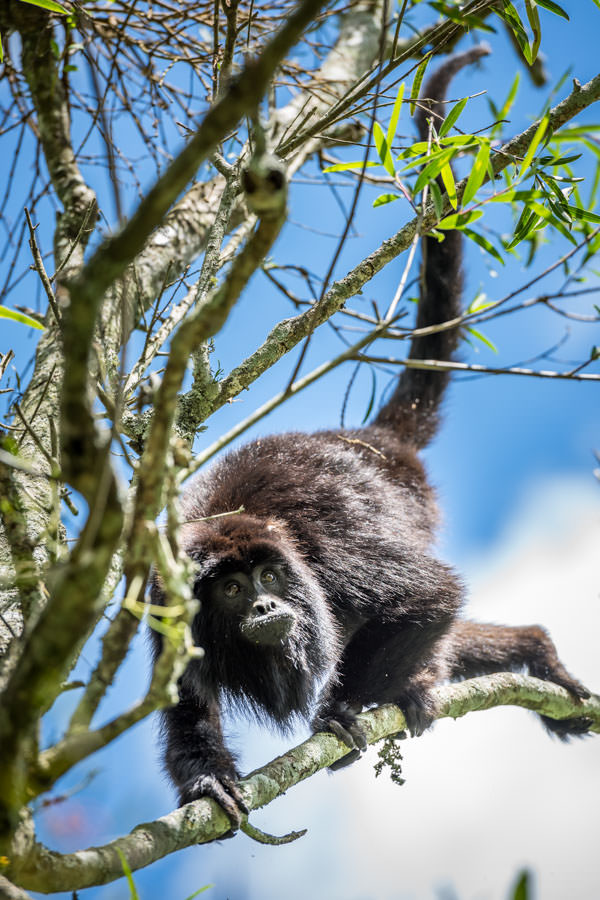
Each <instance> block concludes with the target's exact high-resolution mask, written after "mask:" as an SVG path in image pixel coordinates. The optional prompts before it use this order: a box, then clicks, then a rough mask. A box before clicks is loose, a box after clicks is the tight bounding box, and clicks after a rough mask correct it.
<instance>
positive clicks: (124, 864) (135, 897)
mask: <svg viewBox="0 0 600 900" xmlns="http://www.w3.org/2000/svg"><path fill="white" fill-rule="evenodd" d="M115 849H116V851H117V855H118V857H119V859H120V860H121V866H122V867H123V872H124V873H125V878H126V879H127V884H128V885H129V896H130V898H131V900H140V895H139V894H138V892H137V890H136V887H135V882H134V880H133V875H132V874H131V869H130V868H129V863H128V862H127V860H126V859H125V854H124V853H123V851H122V850H121V848H120V847H116V848H115Z"/></svg>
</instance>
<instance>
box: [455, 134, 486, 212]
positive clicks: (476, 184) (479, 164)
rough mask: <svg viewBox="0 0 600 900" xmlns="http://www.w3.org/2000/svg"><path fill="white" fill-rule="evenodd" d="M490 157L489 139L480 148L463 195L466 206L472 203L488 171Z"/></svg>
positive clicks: (463, 203)
mask: <svg viewBox="0 0 600 900" xmlns="http://www.w3.org/2000/svg"><path fill="white" fill-rule="evenodd" d="M489 158H490V145H489V144H488V143H487V141H485V142H483V143H482V144H481V146H480V148H479V152H478V154H477V156H476V157H475V162H474V163H473V168H472V169H471V174H470V175H469V180H468V181H467V185H466V187H465V192H464V194H463V196H462V205H463V206H466V205H467V203H470V202H471V200H472V199H473V197H474V196H475V194H476V193H477V191H478V190H479V188H480V187H481V185H482V184H483V180H484V178H485V176H486V173H487V167H488V162H489Z"/></svg>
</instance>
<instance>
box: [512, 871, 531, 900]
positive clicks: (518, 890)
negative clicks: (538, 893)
mask: <svg viewBox="0 0 600 900" xmlns="http://www.w3.org/2000/svg"><path fill="white" fill-rule="evenodd" d="M529 888H530V876H529V872H528V871H527V869H524V871H523V872H521V874H520V875H519V878H518V881H517V883H516V885H515V889H514V891H513V895H512V900H531V893H530V890H529Z"/></svg>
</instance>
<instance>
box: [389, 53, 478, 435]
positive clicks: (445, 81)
mask: <svg viewBox="0 0 600 900" xmlns="http://www.w3.org/2000/svg"><path fill="white" fill-rule="evenodd" d="M488 53H489V48H488V47H487V46H485V45H480V46H478V47H473V48H472V49H471V50H467V52H466V53H460V54H457V55H456V56H451V57H450V58H449V59H448V60H447V61H446V62H445V63H444V64H443V65H442V66H440V68H439V69H438V70H437V71H436V72H434V74H433V75H432V76H431V78H430V79H429V80H428V81H427V82H426V84H425V88H424V90H423V93H422V97H421V100H420V106H419V109H418V112H417V116H416V120H417V126H418V129H419V136H420V138H421V140H423V141H426V140H427V138H428V133H429V124H428V119H430V118H432V119H433V122H434V125H435V126H436V128H437V127H439V125H440V124H441V122H442V121H443V120H444V118H445V115H446V112H447V110H445V107H444V104H443V103H442V102H441V101H443V99H444V97H445V96H446V91H447V89H448V86H449V84H450V81H451V80H452V77H453V76H454V75H455V74H456V73H457V72H458V71H459V70H460V69H462V68H463V67H464V66H466V65H469V64H470V63H472V62H475V60H477V59H479V58H480V57H482V56H486V55H487V54H488ZM461 262H462V238H461V234H460V232H459V231H446V232H445V239H444V240H443V241H442V242H441V243H440V242H438V241H437V240H436V238H430V237H426V238H424V239H423V244H422V263H421V297H420V300H419V308H418V312H417V320H416V323H415V327H416V328H417V329H418V328H424V327H426V326H428V325H437V324H439V323H441V322H447V321H449V320H451V319H454V318H456V317H457V316H459V315H460V312H461V302H460V300H461V294H462V284H463V280H462V269H461ZM458 340H459V331H458V329H457V328H451V329H448V330H446V331H439V332H436V333H434V334H429V335H422V336H420V337H414V338H413V340H412V342H411V345H410V351H409V354H408V355H409V358H410V359H435V360H441V361H446V360H450V359H452V356H453V354H454V351H455V350H456V347H457V344H458ZM448 380H449V374H448V373H447V372H435V371H431V370H425V369H413V368H408V367H407V368H405V369H404V371H403V373H402V375H401V376H400V378H399V379H398V384H397V385H396V389H395V390H394V393H393V394H392V396H391V398H390V399H389V401H388V402H387V403H386V404H385V405H384V406H383V407H382V409H381V410H380V411H379V413H378V415H377V417H376V418H375V421H374V423H373V424H374V425H378V426H380V427H385V428H393V429H394V431H396V433H397V434H399V435H401V436H402V438H403V440H405V441H410V442H411V443H413V444H415V445H416V446H417V447H424V446H425V445H426V444H428V443H429V441H430V440H431V438H432V437H433V435H434V434H435V432H436V431H437V427H438V423H439V407H440V402H441V400H442V396H443V394H444V390H445V388H446V385H447V383H448Z"/></svg>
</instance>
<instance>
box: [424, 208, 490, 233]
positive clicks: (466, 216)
mask: <svg viewBox="0 0 600 900" xmlns="http://www.w3.org/2000/svg"><path fill="white" fill-rule="evenodd" d="M482 215H483V210H481V209H472V210H471V211H470V212H461V213H453V214H452V215H450V216H446V218H445V219H442V221H441V222H438V223H437V225H436V226H435V227H436V228H441V229H442V231H450V230H452V229H454V228H456V229H458V230H459V231H461V230H462V229H463V228H464V227H465V225H470V223H471V222H476V221H477V219H480V218H481V217H482Z"/></svg>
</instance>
